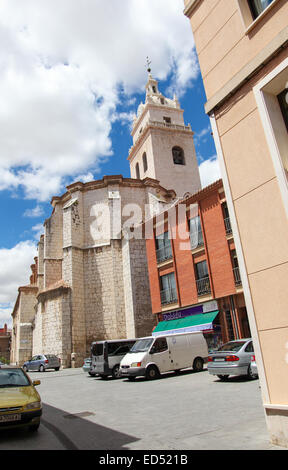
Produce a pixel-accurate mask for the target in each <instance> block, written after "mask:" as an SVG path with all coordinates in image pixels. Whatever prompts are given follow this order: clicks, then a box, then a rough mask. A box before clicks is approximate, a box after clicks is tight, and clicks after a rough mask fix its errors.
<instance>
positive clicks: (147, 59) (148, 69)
mask: <svg viewBox="0 0 288 470" xmlns="http://www.w3.org/2000/svg"><path fill="white" fill-rule="evenodd" d="M146 62H147V72H148V73H150V72H151V67H150V64H151V60H149V57H148V56H147V57H146Z"/></svg>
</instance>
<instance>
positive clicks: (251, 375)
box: [247, 365, 257, 380]
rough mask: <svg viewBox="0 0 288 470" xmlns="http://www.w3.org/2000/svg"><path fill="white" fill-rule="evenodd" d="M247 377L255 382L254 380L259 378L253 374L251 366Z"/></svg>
mask: <svg viewBox="0 0 288 470" xmlns="http://www.w3.org/2000/svg"><path fill="white" fill-rule="evenodd" d="M247 377H248V378H249V379H250V380H254V379H256V378H257V375H255V374H253V372H252V369H251V365H249V367H248V371H247Z"/></svg>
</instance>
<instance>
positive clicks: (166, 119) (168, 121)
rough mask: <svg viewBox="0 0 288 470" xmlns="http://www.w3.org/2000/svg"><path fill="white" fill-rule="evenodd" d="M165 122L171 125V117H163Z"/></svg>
mask: <svg viewBox="0 0 288 470" xmlns="http://www.w3.org/2000/svg"><path fill="white" fill-rule="evenodd" d="M163 121H164V122H165V124H171V118H170V117H167V116H163Z"/></svg>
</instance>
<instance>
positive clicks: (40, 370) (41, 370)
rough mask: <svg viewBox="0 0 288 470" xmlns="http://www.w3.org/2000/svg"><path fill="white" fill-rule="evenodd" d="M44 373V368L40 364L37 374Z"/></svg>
mask: <svg viewBox="0 0 288 470" xmlns="http://www.w3.org/2000/svg"><path fill="white" fill-rule="evenodd" d="M44 371H45V369H44V366H43V364H41V366H40V367H39V372H44Z"/></svg>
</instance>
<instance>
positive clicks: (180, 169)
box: [10, 69, 201, 367]
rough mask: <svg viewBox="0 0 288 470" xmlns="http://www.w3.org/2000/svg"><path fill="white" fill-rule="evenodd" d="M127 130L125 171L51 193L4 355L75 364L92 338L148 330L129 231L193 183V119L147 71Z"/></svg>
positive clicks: (139, 252)
mask: <svg viewBox="0 0 288 470" xmlns="http://www.w3.org/2000/svg"><path fill="white" fill-rule="evenodd" d="M132 138H133V145H132V147H131V149H130V151H129V155H128V160H129V163H130V173H131V177H130V178H124V177H123V176H121V175H109V176H104V177H103V178H102V179H101V180H96V181H91V182H88V183H82V182H76V183H73V184H71V185H69V186H68V187H67V188H66V190H67V191H66V192H65V193H64V194H62V195H61V196H54V197H53V198H52V201H51V205H52V213H51V216H50V217H49V218H48V219H47V220H45V222H44V229H45V231H44V235H42V236H41V238H40V240H39V243H38V255H37V257H36V258H35V263H34V264H33V265H32V266H31V271H32V274H31V276H30V284H28V285H26V286H21V287H19V289H18V296H17V300H16V303H15V306H14V309H13V312H12V318H13V328H12V338H11V339H12V344H11V358H10V359H11V363H16V364H18V365H22V364H23V362H25V361H26V360H27V359H29V358H31V356H32V355H36V354H49V353H50V354H56V355H57V356H59V357H60V358H61V362H62V366H63V367H71V360H72V357H73V360H74V358H75V366H76V367H79V366H81V365H82V363H83V359H84V358H85V357H87V356H89V355H90V345H91V343H92V341H95V340H103V339H116V338H137V337H141V336H148V335H151V332H152V330H153V328H154V327H155V325H156V322H157V321H156V316H155V314H153V313H152V308H151V297H150V288H149V277H148V267H147V259H146V241H145V237H144V236H134V237H133V236H131V233H132V232H133V228H134V227H135V228H136V227H137V226H141V224H143V222H145V221H147V220H149V219H152V218H153V216H154V215H155V214H157V213H159V212H161V211H163V210H164V208H167V207H169V206H173V205H175V204H176V203H177V202H178V201H179V199H181V198H183V197H187V195H190V194H193V193H195V192H197V191H199V190H200V189H201V183H200V176H199V170H198V165H197V160H196V154H195V148H194V143H193V132H192V130H191V127H190V125H185V123H184V118H183V110H182V109H181V108H180V105H179V102H178V100H177V98H176V96H174V98H173V99H170V98H167V97H165V96H164V95H163V94H162V93H161V92H160V91H159V89H158V82H157V81H156V80H155V79H154V78H153V76H152V74H151V70H150V69H148V81H147V84H146V98H145V103H141V104H140V105H139V106H138V110H137V114H136V115H135V118H134V122H133V129H132ZM132 214H133V217H131V215H132ZM131 220H132V221H133V223H131ZM129 221H130V223H129Z"/></svg>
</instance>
